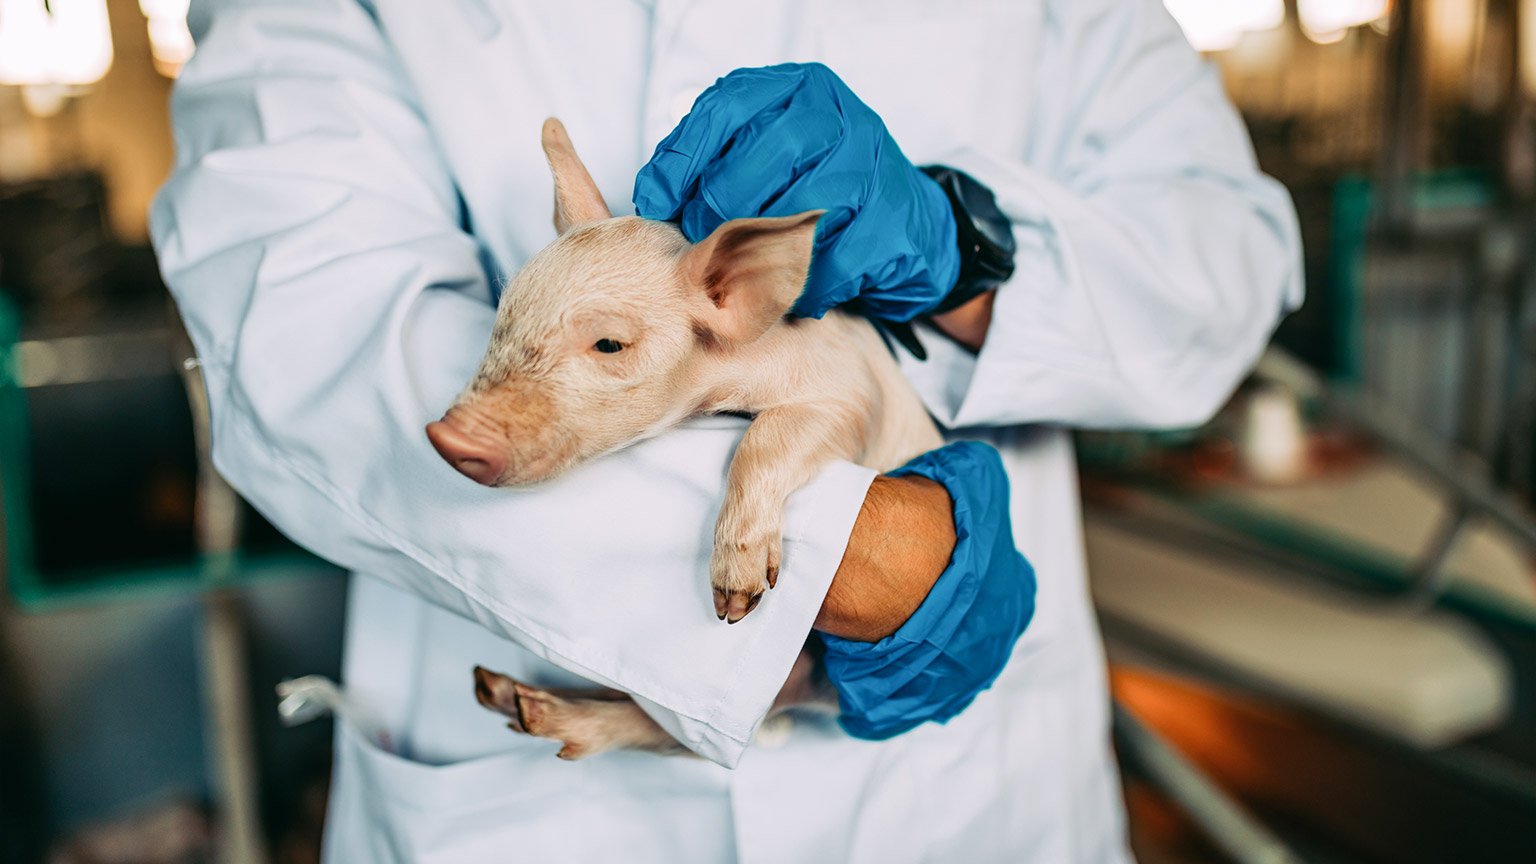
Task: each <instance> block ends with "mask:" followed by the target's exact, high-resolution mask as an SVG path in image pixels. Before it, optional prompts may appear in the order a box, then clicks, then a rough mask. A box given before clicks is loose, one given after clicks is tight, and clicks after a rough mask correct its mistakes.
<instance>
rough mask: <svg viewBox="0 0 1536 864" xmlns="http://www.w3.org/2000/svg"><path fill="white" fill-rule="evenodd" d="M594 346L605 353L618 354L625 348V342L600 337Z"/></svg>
mask: <svg viewBox="0 0 1536 864" xmlns="http://www.w3.org/2000/svg"><path fill="white" fill-rule="evenodd" d="M592 347H593V348H596V349H597V350H599V351H601V352H603V353H604V354H617V353H619V352H620V351H623V350H624V345H623V343H621V342H619V341H618V340H617V339H599V340H597V344H596V345H593V346H592Z"/></svg>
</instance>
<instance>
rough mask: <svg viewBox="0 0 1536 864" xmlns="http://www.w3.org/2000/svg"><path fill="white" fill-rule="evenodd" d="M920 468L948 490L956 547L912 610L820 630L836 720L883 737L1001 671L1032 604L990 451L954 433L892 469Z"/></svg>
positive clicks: (1004, 485) (964, 699) (933, 716)
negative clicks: (873, 623)
mask: <svg viewBox="0 0 1536 864" xmlns="http://www.w3.org/2000/svg"><path fill="white" fill-rule="evenodd" d="M904 474H919V475H922V476H924V477H928V478H929V479H932V480H935V481H937V482H939V483H941V484H943V485H944V488H946V489H948V490H949V496H950V498H951V500H953V502H954V516H955V538H956V540H955V552H954V555H953V556H951V558H950V563H949V567H948V569H946V570H945V571H944V573H943V574H942V575H940V576H939V580H938V581H937V582H935V583H934V585H933V589H932V590H931V591H929V592H928V596H927V598H926V599H924V600H923V604H922V605H921V606H919V607H918V609H917V611H916V612H914V613H913V614H912V617H911V618H909V619H907V623H905V624H903V625H902V626H901V628H900V629H898V630H897V631H896V632H895V633H894V634H892V635H890V636H888V637H886V638H885V639H882V640H880V641H879V642H873V643H871V642H853V641H850V640H847V639H842V638H839V637H837V636H832V635H829V634H826V633H823V634H821V638H822V641H823V643H825V645H826V653H825V654H824V655H823V657H822V660H823V663H824V664H825V666H826V670H827V678H828V679H829V680H830V681H831V682H832V685H833V686H834V687H836V688H837V695H838V703H839V706H840V707H841V709H842V716H841V717H839V718H838V723H839V724H841V725H842V727H843V730H844V731H846V732H847V733H848V734H849V735H852V736H854V737H855V738H865V739H869V740H881V739H885V738H890V737H892V736H894V735H899V734H901V733H902V732H906V731H908V730H909V729H912V728H914V727H916V726H918V725H919V724H921V723H923V722H925V721H928V720H934V721H937V722H939V723H943V722H945V721H947V720H948V719H949V718H951V717H953V716H955V715H956V714H959V713H960V712H961V711H962V710H964V709H965V707H966V706H967V705H969V704H971V700H972V699H974V698H976V694H977V693H980V692H981V691H983V690H985V689H987V688H988V687H990V686H991V685H992V682H993V681H994V680H996V679H997V676H998V674H999V673H1001V672H1002V671H1003V666H1004V665H1006V664H1007V662H1008V658H1009V656H1010V655H1011V654H1012V653H1013V646H1014V643H1015V642H1017V641H1018V639H1019V636H1020V635H1021V634H1022V633H1023V632H1024V628H1025V627H1026V626H1028V624H1029V621H1030V618H1031V617H1033V615H1034V612H1035V571H1034V569H1033V568H1032V567H1030V566H1029V562H1028V561H1026V560H1024V556H1023V555H1020V554H1019V552H1018V550H1017V549H1015V548H1014V546H1013V529H1012V526H1011V523H1010V521H1009V519H1010V517H1009V513H1008V475H1007V474H1006V473H1005V472H1004V470H1003V463H1002V460H1001V459H1000V458H999V457H998V455H997V451H996V450H994V449H992V448H991V447H988V446H987V445H985V444H980V443H977V442H974V441H959V442H956V443H954V444H950V445H948V446H947V447H941V448H939V449H938V450H933V451H930V452H928V453H925V454H923V455H922V456H919V457H917V458H916V459H913V460H912V461H911V462H908V463H907V464H906V465H903V466H902V467H901V468H899V469H897V470H895V471H892V472H891V475H892V476H901V475H904Z"/></svg>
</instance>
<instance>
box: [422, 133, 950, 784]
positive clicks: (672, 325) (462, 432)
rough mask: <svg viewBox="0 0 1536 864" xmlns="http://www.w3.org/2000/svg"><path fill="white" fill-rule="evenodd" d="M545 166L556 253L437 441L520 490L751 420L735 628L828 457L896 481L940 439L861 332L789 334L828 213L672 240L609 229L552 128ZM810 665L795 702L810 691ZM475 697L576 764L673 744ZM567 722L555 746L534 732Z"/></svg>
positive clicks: (741, 493) (723, 537)
mask: <svg viewBox="0 0 1536 864" xmlns="http://www.w3.org/2000/svg"><path fill="white" fill-rule="evenodd" d="M544 150H545V153H546V155H547V156H548V157H549V162H550V167H551V169H552V172H553V174H554V179H555V226H556V229H557V230H558V232H559V236H558V237H557V238H556V240H555V241H554V242H553V243H551V244H550V245H549V246H548V247H546V248H545V249H543V250H542V251H540V252H539V253H538V254H537V255H535V256H534V257H533V258H532V259H530V260H529V262H528V263H527V265H526V266H524V267H523V269H522V270H521V271H519V273H518V274H517V276H516V277H515V278H514V279H513V280H512V282H511V283H510V284H509V285H508V286H507V288H506V290H505V291H504V292H503V295H502V300H501V305H500V307H499V309H498V310H497V321H496V325H495V328H494V330H493V332H492V337H491V344H490V346H489V348H488V349H487V352H486V356H485V359H484V361H483V362H482V364H481V366H480V368H479V370H478V371H477V372H476V374H475V376H474V378H473V380H472V381H471V382H470V384H469V386H468V387H467V388H466V389H465V391H464V392H463V393H462V394H461V395H460V396H459V398H458V399H457V400H456V401H455V403H454V404H453V406H452V407H451V408H450V409H449V410H448V412H447V413H446V414H445V415H444V417H443V419H442V420H440V421H437V422H435V423H432V424H430V425H429V426H428V427H427V434H428V437H429V438H430V439H431V441H432V444H433V446H434V447H435V448H436V449H437V450H438V452H439V453H440V454H441V455H442V456H443V458H444V459H446V460H447V461H448V462H449V463H450V464H452V465H453V466H454V467H455V468H457V469H458V470H459V471H460V472H461V473H463V474H465V475H466V476H468V477H469V478H471V479H473V480H475V481H476V482H478V483H482V484H485V485H491V486H503V485H519V484H526V483H534V482H539V481H542V480H546V479H548V478H550V477H553V476H556V475H558V474H559V473H561V472H562V471H565V470H567V469H569V468H570V467H572V466H574V465H576V464H579V463H582V462H585V461H588V460H590V459H593V458H596V457H597V456H600V455H602V454H604V453H607V452H611V451H612V450H615V449H617V448H619V447H622V446H624V445H626V444H629V443H632V442H634V441H636V440H639V439H642V438H645V437H648V436H652V435H655V434H657V433H659V432H661V431H663V430H664V429H666V428H668V427H669V426H672V425H674V424H676V423H677V422H679V421H681V420H683V419H685V418H688V417H690V416H694V415H698V414H703V413H716V412H741V413H746V414H749V415H751V416H752V418H753V419H752V422H751V424H750V426H749V427H748V429H747V431H746V433H745V435H744V436H743V438H742V440H741V443H740V445H739V446H738V447H737V450H736V454H735V456H734V457H733V459H732V461H731V466H730V470H729V475H728V477H727V483H726V493H725V500H724V502H723V503H722V506H721V510H720V515H719V518H718V520H717V522H716V525H715V537H714V550H713V555H712V558H711V562H710V582H711V585H712V586H713V589H714V599H715V611H716V614H717V615H718V616H719V617H721V618H722V619H724V620H726V621H728V622H731V623H735V622H736V621H739V620H740V619H741V618H742V617H744V616H745V615H746V614H748V613H749V612H751V611H752V609H753V608H754V607H755V606H756V605H757V603H758V602H759V600H760V599H761V598H762V596H763V593H764V592H765V591H766V590H767V589H768V588H771V587H772V586H773V585H774V584H775V583H776V581H777V579H778V572H779V564H780V559H781V555H782V536H781V529H782V522H783V512H784V505H785V501H786V499H787V498H788V497H789V495H790V494H791V493H793V492H794V491H795V490H797V489H799V488H800V487H801V486H803V485H805V484H806V483H807V482H809V480H810V479H811V478H812V477H813V476H815V474H816V473H817V471H819V470H820V469H821V468H822V467H823V466H825V465H826V464H827V463H828V462H831V461H833V460H840V459H841V460H848V461H852V462H856V463H858V464H861V465H864V466H867V467H870V468H873V469H875V470H877V471H887V470H889V469H891V468H894V467H896V466H898V465H900V464H902V463H903V462H905V461H907V460H909V459H911V458H912V457H914V456H916V455H918V454H919V453H922V452H924V451H926V450H929V449H932V448H934V447H937V446H940V445H941V444H942V439H941V438H940V436H939V433H938V430H937V429H936V428H935V427H934V425H933V423H932V421H931V420H930V419H929V417H928V414H927V412H926V410H925V409H924V408H923V406H922V403H921V401H920V400H919V399H918V397H917V395H916V394H915V393H914V392H913V391H912V389H911V388H910V386H909V385H908V384H907V383H906V381H905V379H904V378H903V377H902V375H901V373H900V370H899V369H898V367H897V365H896V362H895V360H894V359H893V358H892V357H891V355H890V352H889V351H888V350H887V349H886V347H885V344H884V341H883V340H882V339H881V338H880V336H879V334H878V333H876V331H875V330H874V328H873V327H872V326H871V325H870V324H869V323H868V322H867V321H865V320H864V319H862V318H858V317H854V316H849V315H845V314H843V313H840V312H836V311H833V312H830V313H828V314H827V315H826V317H824V318H822V319H820V320H814V319H788V318H786V317H785V314H786V312H787V311H788V309H789V307H790V305H791V304H792V303H793V302H794V300H795V299H796V297H797V296H798V295H799V293H800V291H801V289H802V288H803V286H804V283H805V279H806V273H807V271H808V268H809V265H810V255H811V248H812V243H813V240H814V237H815V228H816V220H817V219H818V218H819V216H820V215H821V212H820V211H812V212H809V213H802V214H799V215H796V216H788V217H780V218H753V219H737V220H732V221H729V222H726V223H725V224H723V225H722V226H720V228H719V229H717V230H716V231H715V232H714V233H713V234H711V235H710V236H709V237H708V238H706V239H705V240H703V241H701V242H699V243H697V244H690V243H688V242H687V240H686V239H685V238H684V237H683V235H682V233H681V232H680V231H679V230H678V228H677V227H676V226H675V225H672V224H670V223H664V222H655V221H650V220H644V219H639V218H636V217H623V218H611V216H610V214H609V212H608V209H607V206H606V205H605V204H604V202H603V199H602V197H601V195H600V194H599V193H598V191H597V188H596V186H595V185H594V184H593V182H592V180H591V177H590V176H589V175H588V173H587V171H586V169H585V168H584V167H583V166H582V164H581V162H580V160H579V159H578V158H577V156H576V153H575V150H574V149H573V148H572V146H571V144H570V140H569V138H568V137H567V136H566V134H565V130H564V128H563V127H562V126H561V125H560V123H559V121H556V120H550V121H548V122H546V123H545V126H544ZM801 661H802V662H801V663H800V664H797V672H796V674H797V675H799V676H800V678H799V679H797V678H796V677H795V676H792V677H791V681H790V682H789V684H788V685H787V688H786V690H787V691H789V690H795V689H796V688H799V689H804V687H805V681H808V680H810V670H809V669H808V667H807V666H806V664H807V663H808V658H807V657H804V656H803V657H802V658H801ZM476 694H477V696H478V697H479V698H480V700H481V702H482V703H483V704H486V705H487V706H488V707H492V708H496V709H497V710H501V711H503V712H504V713H507V714H508V715H509V716H511V717H512V718H513V724H512V725H513V728H514V729H518V730H519V731H527V732H531V733H532V734H544V735H546V737H557V738H561V740H565V741H566V742H567V747H566V749H565V750H563V751H562V755H566V756H567V757H569V758H576V757H579V756H582V755H589V754H590V753H593V752H601V751H602V750H604V749H612V748H613V747H633V748H639V749H649V750H658V751H665V750H667V749H669V747H675V746H676V745H675V742H671V739H670V737H668V736H666V733H665V732H663V731H661V729H660V727H658V726H656V725H655V724H654V722H651V721H650V718H649V717H646V716H645V715H644V713H643V712H642V711H640V709H639V708H638V706H635V705H634V703H633V702H631V701H629V700H628V699H627V698H625V697H623V695H622V694H613V693H611V692H605V693H601V694H590V695H588V696H579V695H575V694H564V695H561V694H554V693H550V692H548V691H540V690H537V689H536V688H530V687H527V685H523V684H518V683H516V682H511V681H510V679H506V678H504V676H497V675H495V673H490V672H486V671H485V670H477V671H476ZM781 701H782V700H781ZM556 714H557V715H559V718H560V719H559V721H558V722H556V723H555V724H554V725H555V726H558V727H559V729H558V730H556V731H555V733H554V734H551V733H548V732H543V731H539V730H538V729H537V728H529V727H539V726H541V723H540V722H539V721H536V720H534V721H531V720H530V719H529V717H530V715H539V716H540V717H542V716H543V715H556ZM578 729H579V730H580V731H579V732H578V731H576V730H578ZM657 736H660V737H657ZM573 738H580V739H582V740H581V741H579V742H575V743H573V741H572V739H573ZM668 742H671V743H670V744H669V743H668Z"/></svg>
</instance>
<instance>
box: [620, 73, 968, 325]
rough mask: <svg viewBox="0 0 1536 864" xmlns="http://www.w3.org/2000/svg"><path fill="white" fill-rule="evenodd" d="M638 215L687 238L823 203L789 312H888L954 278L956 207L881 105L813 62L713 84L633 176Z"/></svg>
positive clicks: (929, 298) (924, 305) (916, 311)
mask: <svg viewBox="0 0 1536 864" xmlns="http://www.w3.org/2000/svg"><path fill="white" fill-rule="evenodd" d="M634 199H635V212H636V213H638V214H639V215H641V216H643V217H645V218H647V219H661V220H677V221H678V222H679V223H680V224H681V226H682V230H683V234H685V235H686V236H687V237H688V239H689V240H691V241H693V242H695V243H697V242H698V241H700V240H703V239H704V238H705V237H707V236H709V233H710V232H711V231H714V230H715V229H716V228H718V227H719V226H720V223H722V222H724V221H726V220H727V219H740V218H743V217H748V216H789V215H793V214H795V213H802V212H804V211H806V210H826V211H827V214H826V215H825V216H823V217H822V218H821V221H820V222H819V223H817V225H816V246H815V252H814V254H813V255H812V258H811V272H810V277H809V278H808V279H807V280H806V285H805V291H804V292H803V293H802V294H801V295H800V299H799V300H798V301H796V303H795V306H794V308H793V310H792V311H793V312H794V314H795V315H798V316H801V317H811V318H820V317H821V316H822V315H823V314H825V313H826V311H827V310H828V309H831V308H832V307H833V306H838V305H841V304H843V303H846V302H848V301H850V300H853V299H854V298H855V297H858V298H860V299H861V300H862V301H863V305H864V307H865V309H866V310H867V311H868V312H869V313H870V314H873V315H875V316H877V317H880V318H884V319H886V320H890V321H908V320H911V319H912V318H914V317H916V316H918V315H921V314H922V313H924V312H927V311H929V310H930V309H932V308H934V307H935V306H937V305H938V304H939V302H940V301H942V300H943V299H944V297H945V296H946V295H947V294H949V292H950V290H951V289H952V288H954V286H955V280H956V279H958V278H959V276H960V252H959V250H958V248H957V247H956V245H955V216H954V212H953V211H952V210H951V209H950V204H949V199H948V198H947V197H945V195H944V191H943V190H942V189H940V188H939V185H938V184H937V183H936V182H934V181H933V180H932V179H930V178H929V177H928V176H927V175H925V174H923V173H922V172H920V171H918V170H917V168H915V167H914V166H913V165H912V163H911V162H908V161H907V157H905V156H903V155H901V148H899V147H897V146H896V142H895V141H893V140H891V136H890V133H888V132H887V131H886V129H885V124H884V123H883V122H881V120H880V117H879V115H877V114H875V112H874V111H871V110H870V109H869V106H867V105H865V104H864V103H863V102H860V101H859V98H858V97H857V96H855V95H853V91H851V90H849V89H848V85H846V84H844V83H843V82H842V80H841V79H839V78H838V77H837V76H836V75H834V74H832V70H830V69H828V68H827V67H825V66H823V65H821V64H820V63H806V64H799V63H785V64H783V65H780V66H768V67H764V68H761V69H737V70H736V71H735V72H732V73H731V74H729V75H727V76H725V77H724V78H721V79H720V80H718V81H716V82H715V83H714V85H713V86H711V87H710V88H709V89H708V90H705V91H704V92H703V94H701V95H700V96H699V98H698V100H697V101H695V102H694V103H693V110H692V111H690V112H689V113H688V116H686V117H684V118H683V120H682V122H681V123H679V124H678V125H677V128H676V129H673V130H672V134H670V135H668V136H667V137H666V138H665V139H663V140H662V142H661V143H660V144H658V145H657V146H656V152H655V154H653V155H652V156H651V161H650V162H649V163H647V164H646V166H645V167H644V168H641V169H640V173H639V174H638V175H637V176H636V177H635V195H634Z"/></svg>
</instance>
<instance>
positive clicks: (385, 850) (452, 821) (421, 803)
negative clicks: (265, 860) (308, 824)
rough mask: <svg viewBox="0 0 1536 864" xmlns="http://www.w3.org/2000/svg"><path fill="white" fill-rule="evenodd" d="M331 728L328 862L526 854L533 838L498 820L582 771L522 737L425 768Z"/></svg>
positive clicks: (514, 823)
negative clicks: (511, 745) (493, 750)
mask: <svg viewBox="0 0 1536 864" xmlns="http://www.w3.org/2000/svg"><path fill="white" fill-rule="evenodd" d="M336 728H337V731H336V768H335V772H334V776H333V778H332V790H331V806H332V812H331V813H330V814H329V815H328V817H327V825H326V838H325V847H326V856H325V857H326V860H327V861H328V862H351V861H370V862H377V864H391V862H397V861H398V862H412V864H418V862H419V864H433V862H444V864H447V862H455V864H458V862H463V861H481V860H486V861H490V860H502V858H504V856H505V855H506V854H507V852H508V851H509V850H514V849H528V848H529V841H530V839H531V838H529V837H528V836H527V828H528V826H527V824H526V822H525V821H524V820H521V819H507V818H503V817H504V815H505V814H506V813H508V812H512V813H516V812H517V811H518V810H519V809H520V808H521V807H522V806H523V805H524V804H525V803H527V802H529V801H532V800H535V799H537V798H538V797H539V795H540V794H541V790H542V789H545V788H549V787H550V786H552V785H553V786H556V787H558V786H567V785H569V783H570V778H571V777H572V772H573V770H574V772H576V773H579V772H580V770H581V769H580V766H576V765H569V764H566V763H564V762H561V761H560V760H558V759H556V758H555V757H554V756H553V751H554V750H555V749H557V746H556V745H555V744H554V742H544V741H535V740H533V739H521V743H519V744H517V745H516V749H513V750H509V751H507V752H503V753H498V754H495V755H492V756H486V757H482V758H479V759H470V760H467V761H464V762H457V763H453V764H449V765H429V764H426V763H421V762H414V761H411V760H409V759H406V758H403V757H401V756H398V755H396V754H393V753H390V752H388V751H386V750H384V749H382V748H380V747H379V746H378V745H376V744H375V743H374V742H373V741H371V740H369V739H368V736H367V735H366V734H364V733H363V732H361V731H360V730H359V729H358V728H357V727H356V726H354V725H352V724H351V723H348V722H345V721H343V720H341V719H338V720H337V723H336ZM508 736H509V739H510V740H511V741H512V742H519V741H520V739H518V738H516V737H514V736H513V733H510V732H509V733H508ZM546 745H547V746H546ZM545 750H547V751H549V752H543V751H545ZM533 751H538V752H533ZM561 769H564V771H563V772H562V771H561ZM562 773H563V774H564V776H563V777H561V776H560V774H562Z"/></svg>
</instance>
